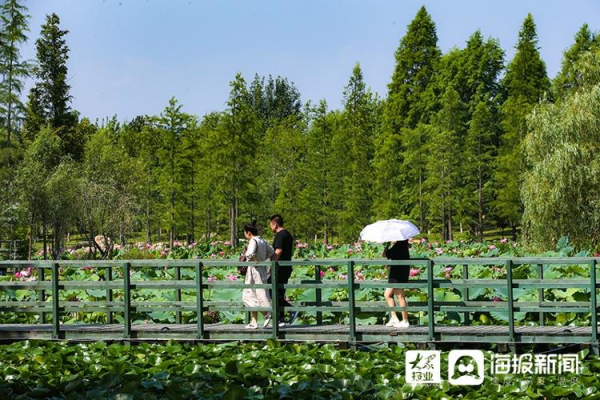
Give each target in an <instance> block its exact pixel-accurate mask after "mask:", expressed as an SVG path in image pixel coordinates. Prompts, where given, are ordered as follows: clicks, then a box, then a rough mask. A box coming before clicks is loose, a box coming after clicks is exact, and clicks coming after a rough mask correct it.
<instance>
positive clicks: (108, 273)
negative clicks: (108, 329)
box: [104, 265, 113, 324]
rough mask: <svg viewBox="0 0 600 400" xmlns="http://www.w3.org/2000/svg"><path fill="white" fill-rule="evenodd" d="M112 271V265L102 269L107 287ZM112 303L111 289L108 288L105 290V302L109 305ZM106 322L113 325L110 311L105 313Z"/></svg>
mask: <svg viewBox="0 0 600 400" xmlns="http://www.w3.org/2000/svg"><path fill="white" fill-rule="evenodd" d="M112 269H113V267H112V265H110V266H108V267H106V268H105V269H104V272H105V275H106V282H108V284H109V285H110V282H111V281H112ZM112 301H113V293H112V289H111V288H108V289H106V302H107V303H110V302H112ZM110 307H111V306H110V305H109V306H108V308H109V309H110ZM106 322H107V323H109V324H112V323H113V313H112V311H109V312H108V313H107V318H106Z"/></svg>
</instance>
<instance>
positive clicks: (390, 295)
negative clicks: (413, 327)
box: [383, 288, 398, 319]
mask: <svg viewBox="0 0 600 400" xmlns="http://www.w3.org/2000/svg"><path fill="white" fill-rule="evenodd" d="M383 296H384V297H385V301H386V302H387V305H388V306H390V307H396V302H395V301H394V289H392V288H388V289H385V292H384V293H383ZM390 319H398V316H397V315H396V311H390Z"/></svg>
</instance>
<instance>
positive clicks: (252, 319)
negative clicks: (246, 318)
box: [250, 311, 258, 325]
mask: <svg viewBox="0 0 600 400" xmlns="http://www.w3.org/2000/svg"><path fill="white" fill-rule="evenodd" d="M257 319H258V311H251V312H250V323H251V324H253V325H257V324H258V320H257Z"/></svg>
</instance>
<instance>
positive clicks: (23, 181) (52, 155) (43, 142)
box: [16, 128, 61, 259]
mask: <svg viewBox="0 0 600 400" xmlns="http://www.w3.org/2000/svg"><path fill="white" fill-rule="evenodd" d="M60 161H61V155H60V138H59V137H58V136H57V135H56V133H55V132H54V131H52V130H50V129H48V128H44V129H42V130H41V131H40V133H39V135H38V136H37V138H36V139H35V141H34V142H33V143H32V144H31V146H29V147H28V148H27V150H26V152H25V154H24V157H23V162H22V163H21V164H20V165H19V169H18V171H17V173H16V182H17V188H18V193H19V199H20V204H21V206H22V207H23V210H22V212H23V213H24V214H25V215H26V217H25V218H26V221H27V225H28V227H29V251H28V257H29V259H31V251H32V248H33V237H34V234H35V232H36V225H37V224H38V223H41V225H42V234H43V240H44V247H43V252H44V259H45V258H46V257H47V254H46V252H47V245H46V233H47V227H48V223H49V219H50V217H49V211H48V208H49V202H50V200H49V198H48V192H47V191H46V190H45V183H46V182H47V181H48V180H49V179H50V177H51V176H52V173H53V171H54V169H55V168H56V166H57V165H58V164H59V163H60Z"/></svg>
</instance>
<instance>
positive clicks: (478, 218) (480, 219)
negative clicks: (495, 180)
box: [463, 101, 496, 241]
mask: <svg viewBox="0 0 600 400" xmlns="http://www.w3.org/2000/svg"><path fill="white" fill-rule="evenodd" d="M495 131H496V129H495V121H494V118H493V115H492V112H491V110H490V107H489V106H488V103H486V102H484V101H481V102H480V103H479V104H478V105H477V107H476V108H475V112H474V113H473V118H472V119H471V121H470V124H469V130H468V133H467V137H466V145H465V152H464V153H463V160H464V163H463V164H464V167H463V174H464V176H465V177H466V179H465V189H466V190H465V192H466V194H467V197H466V198H465V199H464V205H465V209H466V211H467V212H468V213H469V214H470V215H475V218H474V219H475V223H474V227H475V229H474V232H473V233H474V234H475V235H476V236H477V237H478V238H479V240H481V241H483V232H484V230H485V219H486V215H487V214H488V212H489V205H490V202H491V190H490V186H491V177H492V173H493V161H494V157H495V153H496V146H495V144H494V139H495Z"/></svg>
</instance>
